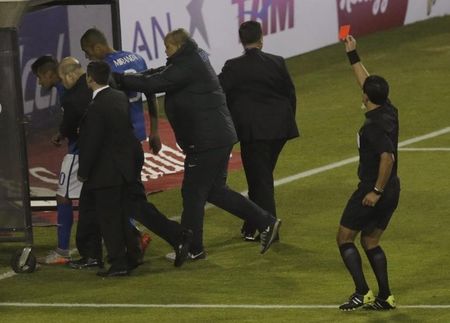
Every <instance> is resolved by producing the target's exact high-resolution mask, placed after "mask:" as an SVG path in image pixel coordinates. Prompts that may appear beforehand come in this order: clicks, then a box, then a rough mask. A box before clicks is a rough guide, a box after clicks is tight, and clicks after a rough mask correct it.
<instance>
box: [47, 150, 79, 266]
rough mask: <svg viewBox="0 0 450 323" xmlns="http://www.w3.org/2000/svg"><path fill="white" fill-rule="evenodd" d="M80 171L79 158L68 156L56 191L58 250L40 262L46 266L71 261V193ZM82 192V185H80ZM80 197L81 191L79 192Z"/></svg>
mask: <svg viewBox="0 0 450 323" xmlns="http://www.w3.org/2000/svg"><path fill="white" fill-rule="evenodd" d="M77 170H78V156H77V155H73V154H67V155H66V156H64V159H63V161H62V163H61V172H60V173H59V180H58V188H57V191H56V211H57V248H56V250H54V251H51V252H50V253H49V254H48V255H47V256H46V257H44V258H40V259H39V261H40V262H42V263H46V264H64V263H67V262H68V261H70V250H69V248H70V232H71V230H72V224H73V207H72V201H71V200H70V198H69V197H70V191H71V189H74V188H73V186H76V185H74V183H73V182H74V181H77V179H76V171H77ZM79 186H80V187H79V188H80V190H81V183H80V184H79ZM78 196H79V191H78Z"/></svg>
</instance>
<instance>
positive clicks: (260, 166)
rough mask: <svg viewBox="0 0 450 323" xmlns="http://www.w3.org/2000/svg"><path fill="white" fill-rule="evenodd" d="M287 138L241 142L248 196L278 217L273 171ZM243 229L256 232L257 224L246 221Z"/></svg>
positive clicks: (252, 232)
mask: <svg viewBox="0 0 450 323" xmlns="http://www.w3.org/2000/svg"><path fill="white" fill-rule="evenodd" d="M285 143H286V139H274V140H257V141H252V142H241V158H242V164H243V165H244V171H245V176H246V178H247V185H248V197H249V199H250V200H252V201H253V202H255V203H256V204H257V205H258V206H260V207H261V208H263V209H264V210H266V211H268V212H269V213H271V214H273V216H275V217H276V214H277V212H276V207H275V192H274V186H273V171H274V169H275V166H276V164H277V160H278V156H279V155H280V152H281V150H282V149H283V147H284V145H285ZM242 230H243V231H245V232H246V233H250V234H254V233H255V232H256V230H257V225H256V224H255V223H251V222H249V221H245V222H244V225H243V227H242Z"/></svg>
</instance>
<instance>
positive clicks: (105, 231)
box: [82, 185, 133, 271]
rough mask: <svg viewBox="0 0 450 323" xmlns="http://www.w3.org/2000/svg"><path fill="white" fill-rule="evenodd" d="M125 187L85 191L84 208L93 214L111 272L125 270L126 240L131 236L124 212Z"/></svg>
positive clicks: (126, 266) (128, 220) (127, 216)
mask: <svg viewBox="0 0 450 323" xmlns="http://www.w3.org/2000/svg"><path fill="white" fill-rule="evenodd" d="M125 188H126V186H125V185H121V186H111V187H106V188H98V189H88V190H86V192H85V193H86V196H85V199H84V200H83V201H82V202H84V203H87V204H88V205H86V206H85V207H87V208H89V209H90V210H92V212H95V216H96V220H97V223H98V225H99V227H100V233H101V236H102V237H103V242H104V244H105V247H106V250H107V252H108V260H109V262H110V263H111V270H118V271H120V270H127V268H128V265H129V261H128V257H127V248H126V240H127V238H128V237H130V236H132V235H133V233H132V230H133V228H132V226H131V225H130V218H129V215H128V214H127V213H126V212H125V210H124V202H125V200H124V190H125Z"/></svg>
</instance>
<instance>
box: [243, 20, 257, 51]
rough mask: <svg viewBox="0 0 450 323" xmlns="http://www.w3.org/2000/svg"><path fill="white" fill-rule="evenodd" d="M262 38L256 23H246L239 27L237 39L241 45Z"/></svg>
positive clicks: (251, 21)
mask: <svg viewBox="0 0 450 323" xmlns="http://www.w3.org/2000/svg"><path fill="white" fill-rule="evenodd" d="M261 37H262V29H261V24H260V23H259V22H257V21H253V20H250V21H246V22H243V23H242V24H241V25H240V26H239V39H240V40H241V43H242V45H247V44H252V43H256V42H257V41H259V40H260V39H261Z"/></svg>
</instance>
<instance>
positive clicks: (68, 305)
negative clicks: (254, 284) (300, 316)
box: [0, 302, 450, 310]
mask: <svg viewBox="0 0 450 323" xmlns="http://www.w3.org/2000/svg"><path fill="white" fill-rule="evenodd" d="M0 306H3V307H8V306H9V307H66V308H75V307H77V308H83V307H84V308H232V309H233V308H244V309H330V308H331V309H334V310H337V308H338V307H339V305H337V304H336V305H321V304H311V305H303V304H298V305H282V304H280V305H278V304H273V305H272V304H266V305H258V304H81V303H73V304H71V303H8V302H4V303H0ZM397 308H409V309H450V305H403V306H398V307H397Z"/></svg>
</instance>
